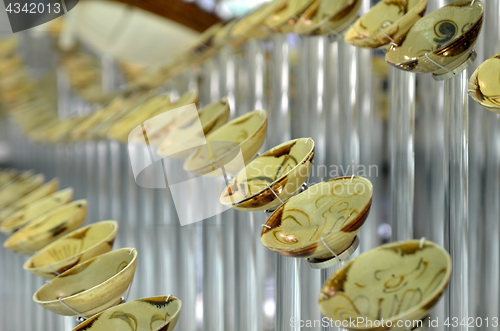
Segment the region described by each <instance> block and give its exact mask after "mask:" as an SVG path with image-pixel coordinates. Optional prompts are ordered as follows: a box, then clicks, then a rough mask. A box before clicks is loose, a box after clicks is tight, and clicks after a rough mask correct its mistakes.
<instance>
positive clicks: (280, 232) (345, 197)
mask: <svg viewBox="0 0 500 331" xmlns="http://www.w3.org/2000/svg"><path fill="white" fill-rule="evenodd" d="M372 194H373V187H372V184H371V183H370V181H369V180H368V179H366V178H363V177H339V178H335V179H331V180H329V181H327V182H322V183H319V184H316V185H313V186H311V187H310V188H309V189H307V190H306V191H304V192H302V193H300V194H298V195H296V196H294V197H292V198H290V199H289V200H288V201H287V202H285V203H284V204H283V205H281V206H280V207H279V208H278V209H276V210H275V211H274V212H273V213H272V215H271V216H270V217H269V219H268V220H267V222H266V224H265V226H263V227H262V232H261V236H260V239H261V241H262V244H264V246H266V247H267V248H269V249H270V250H272V251H275V252H277V253H279V254H282V255H285V256H291V257H298V258H309V259H315V260H317V261H323V260H328V259H331V258H332V257H333V254H332V253H331V251H330V250H333V251H334V252H335V254H337V255H340V254H341V253H342V252H344V251H345V250H346V249H347V248H349V246H350V245H351V244H352V243H353V241H354V239H355V237H356V235H357V233H358V232H359V230H360V228H361V226H362V225H363V224H364V222H365V220H366V218H367V217H368V212H369V210H370V207H371V202H372Z"/></svg>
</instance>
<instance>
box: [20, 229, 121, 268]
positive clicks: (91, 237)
mask: <svg viewBox="0 0 500 331" xmlns="http://www.w3.org/2000/svg"><path fill="white" fill-rule="evenodd" d="M117 228H118V223H116V222H115V221H104V222H99V223H94V224H91V225H88V226H86V227H84V228H81V229H78V230H75V231H73V232H72V233H70V234H68V235H67V236H64V237H63V238H61V239H59V240H57V241H55V242H54V243H52V244H51V245H49V246H47V247H45V248H44V249H42V250H41V251H40V252H39V253H38V254H35V255H33V256H32V257H31V258H30V259H29V260H28V261H27V262H26V266H28V268H29V269H33V268H40V267H45V266H46V265H47V264H49V263H50V264H55V263H57V262H60V261H64V260H65V259H68V258H70V257H73V256H75V255H77V254H80V253H82V252H84V251H86V250H87V249H89V248H91V247H93V246H95V245H97V244H99V243H101V242H102V241H103V240H105V239H107V238H108V237H109V236H110V235H111V234H112V233H113V232H116V229H117ZM111 244H112V243H111Z"/></svg>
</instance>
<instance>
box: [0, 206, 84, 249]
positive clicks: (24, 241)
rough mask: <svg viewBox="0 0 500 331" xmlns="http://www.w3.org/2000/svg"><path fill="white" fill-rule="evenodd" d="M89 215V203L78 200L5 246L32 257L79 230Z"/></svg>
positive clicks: (46, 216) (37, 222)
mask: <svg viewBox="0 0 500 331" xmlns="http://www.w3.org/2000/svg"><path fill="white" fill-rule="evenodd" d="M86 214H87V201H86V200H76V201H73V202H71V203H68V204H66V205H63V206H61V207H59V208H56V209H54V210H53V211H51V212H50V213H47V214H45V215H43V216H41V217H39V218H37V219H35V220H34V221H32V222H31V223H30V224H28V225H26V226H25V227H24V228H22V229H21V230H19V231H17V232H15V233H14V234H13V235H12V236H10V237H9V239H7V240H6V241H5V242H4V244H3V246H4V247H6V248H8V249H10V250H11V251H13V252H16V253H20V254H27V255H32V254H34V253H36V252H37V251H38V250H40V249H42V248H44V247H45V246H47V245H48V244H50V243H51V242H53V241H55V240H57V239H59V238H61V237H62V236H64V235H65V234H67V233H69V232H71V231H73V230H76V229H78V228H79V227H80V226H81V225H82V224H83V221H84V220H85V216H86Z"/></svg>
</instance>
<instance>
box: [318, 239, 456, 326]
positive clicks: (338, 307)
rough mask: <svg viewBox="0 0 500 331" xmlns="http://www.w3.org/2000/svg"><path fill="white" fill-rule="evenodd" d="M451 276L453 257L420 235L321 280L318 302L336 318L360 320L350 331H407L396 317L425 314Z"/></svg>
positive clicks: (374, 251) (369, 254) (363, 256)
mask: <svg viewBox="0 0 500 331" xmlns="http://www.w3.org/2000/svg"><path fill="white" fill-rule="evenodd" d="M450 276H451V259H450V256H449V254H448V252H446V251H445V250H444V249H443V248H442V247H440V246H438V245H436V244H434V243H432V242H429V241H423V240H412V241H403V242H395V243H390V244H387V245H383V246H380V247H377V248H375V249H372V250H371V251H368V252H366V253H363V254H361V255H360V256H358V257H356V258H354V259H353V260H351V261H349V262H347V263H346V264H345V265H344V266H342V267H341V268H340V269H339V270H337V271H336V272H335V273H334V274H333V275H332V276H331V277H330V278H329V279H328V280H327V281H326V282H325V284H324V285H323V288H322V289H321V293H320V297H319V306H320V309H321V312H322V313H323V315H325V316H327V317H329V318H331V319H333V320H334V321H346V320H347V321H348V320H349V319H354V320H357V321H360V322H361V323H357V325H356V326H350V327H349V329H351V330H401V331H403V330H404V331H406V330H408V327H399V328H398V327H397V322H398V321H403V322H404V321H418V320H422V319H424V318H426V317H427V316H429V314H430V312H431V309H432V308H433V307H434V305H435V304H436V303H437V301H438V300H439V298H440V297H441V295H442V294H443V291H444V290H445V289H446V286H447V285H448V282H449V280H450ZM358 318H359V320H358ZM382 319H383V320H384V321H385V324H384V325H381V324H380V322H381V320H382ZM376 325H378V327H377V326H376ZM391 325H392V327H391ZM403 325H404V324H403Z"/></svg>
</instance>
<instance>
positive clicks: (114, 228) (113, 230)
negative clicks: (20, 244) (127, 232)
mask: <svg viewBox="0 0 500 331" xmlns="http://www.w3.org/2000/svg"><path fill="white" fill-rule="evenodd" d="M103 224H111V225H112V228H111V231H110V232H109V233H108V234H107V236H106V237H105V238H103V239H102V240H101V241H99V242H97V243H95V244H94V245H92V246H90V247H88V248H87V249H85V250H83V251H81V252H79V253H77V254H75V255H72V256H70V257H67V258H65V259H64V260H60V261H57V262H54V264H56V263H62V262H64V261H66V260H69V259H72V258H74V257H75V256H78V255H82V254H85V253H87V252H88V251H90V250H91V249H93V248H95V247H97V246H98V245H100V244H101V243H102V242H104V241H107V240H108V239H110V238H112V237H116V234H117V232H118V222H117V221H113V220H107V221H101V222H96V223H91V224H89V225H87V226H84V227H81V228H78V229H76V230H74V231H71V232H70V233H68V234H66V235H64V236H62V237H61V238H59V239H57V240H56V241H54V242H52V243H50V244H48V245H47V246H45V247H44V248H42V249H41V250H39V251H38V252H36V253H35V254H33V255H32V256H30V258H29V259H28V260H27V261H26V262H24V264H23V269H24V270H26V271H29V272H35V271H39V270H41V269H45V268H47V264H46V265H44V266H40V267H35V268H30V267H28V266H29V265H30V264H31V261H32V260H33V258H34V257H36V256H37V255H40V254H41V253H43V252H44V251H46V250H48V249H51V248H53V246H56V245H57V244H59V243H60V242H61V241H62V240H65V239H66V238H68V237H71V236H72V235H74V234H75V233H78V232H80V231H83V230H87V229H90V228H91V227H94V226H96V225H103ZM84 262H85V261H84ZM82 263H83V262H82ZM51 264H52V263H51ZM79 264H80V263H79Z"/></svg>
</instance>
